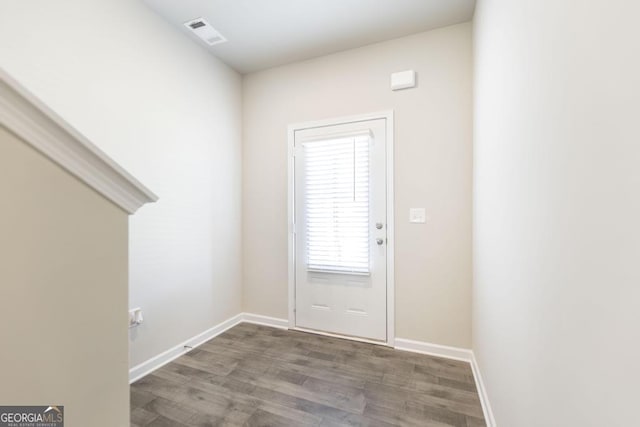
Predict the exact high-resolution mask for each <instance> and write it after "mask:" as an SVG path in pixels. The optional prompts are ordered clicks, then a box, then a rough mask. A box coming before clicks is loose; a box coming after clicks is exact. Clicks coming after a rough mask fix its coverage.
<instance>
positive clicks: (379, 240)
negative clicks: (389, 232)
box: [376, 237, 384, 245]
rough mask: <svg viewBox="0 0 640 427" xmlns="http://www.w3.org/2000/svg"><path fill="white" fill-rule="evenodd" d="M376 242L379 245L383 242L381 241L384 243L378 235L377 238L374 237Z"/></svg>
mask: <svg viewBox="0 0 640 427" xmlns="http://www.w3.org/2000/svg"><path fill="white" fill-rule="evenodd" d="M376 243H377V244H378V245H381V244H383V243H384V239H381V238H380V237H378V238H377V239H376Z"/></svg>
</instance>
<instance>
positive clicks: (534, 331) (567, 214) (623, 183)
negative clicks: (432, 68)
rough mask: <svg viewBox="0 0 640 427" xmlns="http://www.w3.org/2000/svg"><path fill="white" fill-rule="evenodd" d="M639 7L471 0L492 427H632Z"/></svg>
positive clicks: (478, 296) (639, 311) (477, 200)
mask: <svg viewBox="0 0 640 427" xmlns="http://www.w3.org/2000/svg"><path fill="white" fill-rule="evenodd" d="M639 14H640V3H638V2H631V1H625V0H612V1H607V2H596V1H585V2H575V1H569V0H541V1H536V2H532V1H524V0H521V1H513V0H480V1H479V2H478V5H477V9H476V16H475V24H474V26H475V30H474V38H475V89H474V90H475V141H474V144H475V145H474V264H475V268H474V279H475V283H474V304H473V312H474V314H473V326H474V328H473V343H474V351H475V354H476V356H477V358H478V360H479V365H480V368H481V371H482V374H483V376H484V379H485V382H486V386H487V388H488V393H489V397H490V400H491V403H492V406H493V409H494V412H495V415H496V418H497V423H498V425H501V426H517V427H527V426H532V427H534V426H535V427H538V426H594V427H596V426H611V427H614V426H630V425H637V423H638V421H637V418H638V415H637V406H638V397H639V394H638V390H637V384H638V381H639V380H640V368H639V366H640V365H639V364H638V361H639V360H640V286H639V284H640V269H639V268H638V265H639V264H640V263H639V258H640V226H639V224H640V223H639V218H640V173H639V170H640V166H639V165H640V128H639V127H638V117H639V113H640V109H639V102H640V57H639V55H638V53H639V52H640V30H639V27H638V23H637V17H638V15H639Z"/></svg>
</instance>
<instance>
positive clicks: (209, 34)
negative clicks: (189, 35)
mask: <svg viewBox="0 0 640 427" xmlns="http://www.w3.org/2000/svg"><path fill="white" fill-rule="evenodd" d="M184 26H185V27H187V28H188V29H190V30H191V31H192V32H193V33H194V34H195V35H196V36H198V37H199V38H201V39H202V40H204V42H205V43H206V44H208V45H209V46H213V45H216V44H220V43H224V42H226V41H227V39H225V38H224V37H223V36H222V34H220V33H219V32H218V31H216V29H215V28H213V27H212V26H211V24H209V23H208V22H207V21H206V19H204V18H196V19H193V20H191V21H187V22H185V23H184Z"/></svg>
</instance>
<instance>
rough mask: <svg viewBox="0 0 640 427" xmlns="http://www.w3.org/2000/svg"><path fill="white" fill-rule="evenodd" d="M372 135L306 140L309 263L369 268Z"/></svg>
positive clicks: (314, 266) (347, 268)
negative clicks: (370, 136)
mask: <svg viewBox="0 0 640 427" xmlns="http://www.w3.org/2000/svg"><path fill="white" fill-rule="evenodd" d="M370 145H371V141H370V139H369V138H368V137H355V138H353V137H352V138H338V139H332V140H319V141H314V142H308V143H304V144H303V149H304V179H305V181H304V182H305V184H304V212H305V223H306V239H307V242H306V252H307V253H306V255H307V267H308V268H309V269H313V270H320V271H322V270H325V271H339V272H346V273H348V272H353V273H369V269H370V265H369V181H370V175H369V155H370V154H369V147H370Z"/></svg>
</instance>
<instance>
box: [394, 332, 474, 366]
mask: <svg viewBox="0 0 640 427" xmlns="http://www.w3.org/2000/svg"><path fill="white" fill-rule="evenodd" d="M395 349H396V350H403V351H411V352H413V353H420V354H428V355H429V356H437V357H445V358H447V359H453V360H460V361H462V362H468V363H471V360H472V359H473V352H472V351H471V350H469V349H466V348H460V347H449V346H446V345H440V344H431V343H428V342H422V341H413V340H408V339H405V338H396V345H395Z"/></svg>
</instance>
